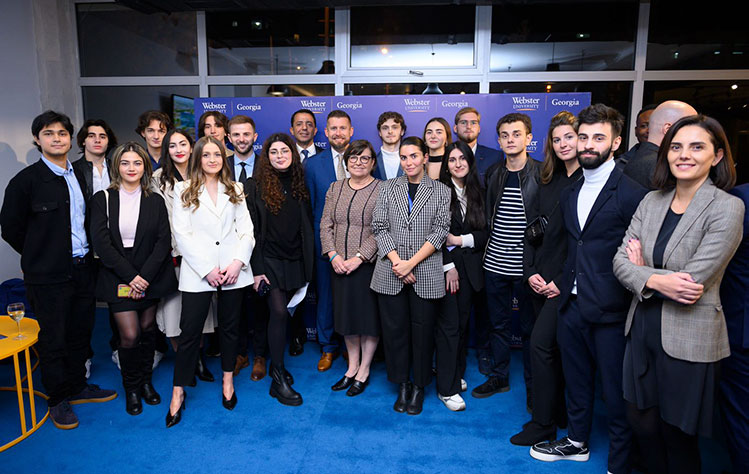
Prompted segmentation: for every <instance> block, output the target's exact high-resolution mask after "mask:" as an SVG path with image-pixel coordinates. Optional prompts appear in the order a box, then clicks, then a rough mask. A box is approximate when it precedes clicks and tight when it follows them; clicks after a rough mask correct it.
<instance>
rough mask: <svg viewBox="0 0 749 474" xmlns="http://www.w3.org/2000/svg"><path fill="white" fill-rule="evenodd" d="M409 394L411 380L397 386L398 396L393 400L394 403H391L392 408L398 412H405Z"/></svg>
mask: <svg viewBox="0 0 749 474" xmlns="http://www.w3.org/2000/svg"><path fill="white" fill-rule="evenodd" d="M410 396H411V382H403V383H401V384H400V386H398V398H397V399H396V400H395V404H393V410H395V411H397V412H398V413H403V412H405V411H406V406H407V405H408V399H409V397H410Z"/></svg>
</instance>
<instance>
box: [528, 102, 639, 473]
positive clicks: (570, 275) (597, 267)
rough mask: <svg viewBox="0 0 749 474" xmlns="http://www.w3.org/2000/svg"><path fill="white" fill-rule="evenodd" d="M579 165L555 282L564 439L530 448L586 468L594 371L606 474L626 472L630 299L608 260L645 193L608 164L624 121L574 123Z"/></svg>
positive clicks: (585, 116) (606, 112) (590, 113)
mask: <svg viewBox="0 0 749 474" xmlns="http://www.w3.org/2000/svg"><path fill="white" fill-rule="evenodd" d="M578 122H579V128H578V141H577V152H578V155H577V158H578V160H579V162H580V166H581V167H582V168H583V179H581V180H580V181H578V182H576V183H575V184H573V185H571V186H569V187H568V188H567V189H565V190H564V191H562V194H561V196H560V199H559V210H560V211H561V212H562V218H563V220H564V225H565V228H566V229H567V261H566V262H565V266H564V270H563V272H562V278H561V279H560V281H559V285H558V286H559V291H560V295H559V298H560V300H559V324H558V328H557V335H558V342H559V348H560V350H561V353H562V367H563V369H564V375H565V381H566V390H567V413H568V417H569V422H568V423H569V424H568V436H566V437H564V438H562V439H559V440H556V441H552V442H549V443H539V444H537V445H535V446H533V447H532V448H531V451H530V453H531V456H532V457H534V458H536V459H539V460H542V461H557V460H560V459H567V460H574V461H587V460H588V457H589V455H590V453H589V451H588V439H589V437H590V429H591V424H592V422H593V399H594V394H595V370H596V369H598V371H599V373H600V376H601V382H602V387H603V397H604V399H605V400H606V408H607V411H608V422H609V457H608V471H609V472H611V473H613V474H619V473H625V472H629V471H630V467H629V452H630V443H631V438H632V432H631V429H630V427H629V423H628V422H627V418H626V414H625V403H624V396H623V391H622V365H623V360H624V345H625V338H624V322H625V320H626V317H627V311H628V309H629V304H630V302H631V300H632V295H631V294H630V293H629V292H628V291H627V290H626V289H625V288H624V287H623V286H621V284H620V283H619V281H618V280H617V279H616V277H615V276H614V274H613V264H612V260H613V258H614V254H615V253H616V251H617V249H618V247H619V245H621V242H622V239H623V238H624V233H625V232H626V230H627V228H628V227H629V223H630V221H631V220H632V215H633V214H634V212H635V210H636V209H637V206H638V204H639V203H640V200H641V199H642V198H643V197H644V196H645V194H646V190H645V189H644V188H643V187H642V186H640V185H638V184H637V183H636V182H635V181H633V180H632V179H630V178H628V177H627V176H624V175H623V173H622V170H621V169H620V168H619V167H617V166H616V164H615V162H614V151H616V149H617V148H618V147H619V145H620V144H621V136H620V135H621V131H622V126H623V125H624V117H622V115H621V114H620V113H619V112H617V111H616V110H614V109H612V108H611V107H607V106H605V105H603V104H594V105H591V106H590V107H587V108H585V109H583V110H582V111H581V112H580V114H579V115H578Z"/></svg>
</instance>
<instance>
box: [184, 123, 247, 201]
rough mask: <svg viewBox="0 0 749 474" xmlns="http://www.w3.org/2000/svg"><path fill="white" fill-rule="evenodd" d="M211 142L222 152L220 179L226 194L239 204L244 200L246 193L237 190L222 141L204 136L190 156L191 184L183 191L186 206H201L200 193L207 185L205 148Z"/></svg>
mask: <svg viewBox="0 0 749 474" xmlns="http://www.w3.org/2000/svg"><path fill="white" fill-rule="evenodd" d="M209 143H212V144H214V145H216V146H217V147H218V149H219V151H220V152H221V158H222V159H223V163H222V165H221V171H219V174H218V180H219V182H220V183H221V184H223V185H224V187H225V188H226V191H224V194H226V195H227V196H229V202H231V203H232V204H237V203H240V202H242V200H243V199H244V195H243V194H242V193H238V192H237V188H236V187H235V183H234V181H232V179H231V171H229V165H228V163H227V162H226V152H225V151H224V147H222V146H221V142H220V141H218V140H216V139H215V138H213V137H202V138H201V139H200V140H198V141H197V142H196V143H195V148H194V149H193V150H192V157H191V158H190V166H189V168H188V172H187V174H188V176H189V179H190V182H189V184H188V185H187V187H186V188H185V190H184V191H183V192H182V205H183V206H184V207H191V206H194V207H195V209H197V208H198V207H200V199H199V198H200V193H201V191H202V190H203V186H204V185H205V175H204V174H203V159H202V158H203V148H205V146H206V145H207V144H209Z"/></svg>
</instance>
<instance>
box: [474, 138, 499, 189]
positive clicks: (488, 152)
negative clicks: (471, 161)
mask: <svg viewBox="0 0 749 474" xmlns="http://www.w3.org/2000/svg"><path fill="white" fill-rule="evenodd" d="M474 156H475V157H476V167H477V168H478V172H479V176H480V177H481V180H482V182H483V179H484V175H486V173H487V171H489V168H491V167H492V166H493V165H495V164H497V163H499V162H500V161H503V154H502V152H501V151H499V150H495V149H494V148H489V147H488V146H484V145H477V146H476V153H474Z"/></svg>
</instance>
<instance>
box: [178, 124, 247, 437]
mask: <svg viewBox="0 0 749 474" xmlns="http://www.w3.org/2000/svg"><path fill="white" fill-rule="evenodd" d="M225 165H226V155H225V152H224V149H223V147H222V146H221V143H220V142H218V141H217V140H216V139H215V138H213V137H203V138H201V139H200V140H198V142H197V143H196V144H195V150H194V151H193V156H192V160H191V161H190V167H189V180H187V181H183V182H181V183H176V184H175V186H174V193H175V196H179V197H180V198H179V199H176V198H175V200H174V204H173V208H172V225H173V227H174V238H175V241H176V243H177V247H178V248H179V250H180V252H181V253H182V266H181V271H180V275H179V289H180V291H181V292H182V317H181V320H180V329H181V331H182V334H181V336H180V341H179V350H178V351H177V359H176V361H175V364H174V388H173V390H172V402H171V404H170V407H169V412H167V415H166V426H167V428H168V427H170V426H174V425H175V424H177V423H179V421H180V419H181V414H182V408H183V407H184V400H185V392H184V386H185V385H189V384H190V382H191V380H192V376H193V373H194V370H195V364H196V363H197V361H198V352H199V346H200V333H201V330H202V328H203V324H204V322H205V318H206V315H207V314H208V307H209V306H210V304H211V298H212V297H213V294H214V293H215V292H217V293H218V325H219V341H220V344H221V368H222V370H223V405H224V407H225V408H226V409H228V410H231V409H233V408H234V406H236V404H237V396H236V394H235V393H234V380H233V376H234V374H233V371H234V363H235V361H236V358H237V339H238V333H239V316H240V314H239V312H240V308H241V303H242V298H243V297H244V291H243V289H244V288H245V287H247V286H249V285H252V283H253V281H254V280H253V275H252V270H251V268H250V256H251V255H252V249H253V247H254V245H255V238H254V234H253V226H252V219H251V218H250V213H249V211H248V210H247V205H246V203H245V200H244V194H243V190H242V185H241V184H240V183H235V182H233V181H232V180H231V174H230V171H229V169H228V167H227V166H225Z"/></svg>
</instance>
